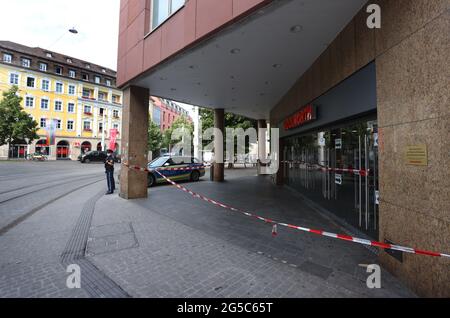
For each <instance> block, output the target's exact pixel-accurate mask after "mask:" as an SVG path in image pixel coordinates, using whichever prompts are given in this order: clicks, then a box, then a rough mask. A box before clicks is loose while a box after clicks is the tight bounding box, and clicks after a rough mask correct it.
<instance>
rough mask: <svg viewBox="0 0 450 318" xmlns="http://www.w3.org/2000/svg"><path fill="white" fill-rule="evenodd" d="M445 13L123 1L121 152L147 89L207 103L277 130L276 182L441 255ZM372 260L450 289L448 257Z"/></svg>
mask: <svg viewBox="0 0 450 318" xmlns="http://www.w3.org/2000/svg"><path fill="white" fill-rule="evenodd" d="M449 23H450V10H449V1H448V0H426V1H425V0H415V1H398V0H373V1H372V0H371V1H368V0H340V1H335V0H307V1H306V0H286V1H275V0H186V1H184V0H181V1H178V0H170V1H166V0H151V1H150V0H121V6H120V23H119V49H118V65H117V69H118V73H117V82H118V87H121V88H123V89H124V96H126V98H124V107H123V112H124V118H127V120H126V121H125V120H124V121H123V130H124V131H127V132H129V134H128V133H127V134H124V137H123V139H124V140H123V143H124V144H125V145H126V147H124V152H125V150H126V148H128V149H130V150H132V152H131V151H130V152H129V153H133V154H134V153H140V152H141V151H140V149H144V148H145V146H146V140H143V138H142V137H141V136H142V135H143V134H145V132H146V129H147V127H146V124H147V122H146V121H145V120H144V119H146V116H147V114H146V107H145V106H146V104H147V103H148V95H149V94H150V93H151V94H153V95H157V96H160V97H163V98H168V99H171V100H175V101H179V102H183V103H189V104H195V105H204V106H205V107H208V108H211V109H214V112H215V120H214V127H215V128H217V129H218V130H221V131H222V132H225V129H224V128H225V127H224V112H225V111H226V112H230V113H235V114H239V115H244V116H247V117H249V118H253V119H255V120H258V126H259V127H260V128H265V127H267V125H268V124H270V127H271V128H278V129H279V130H278V133H279V136H278V137H279V138H278V137H276V135H275V137H274V136H273V135H272V136H271V141H275V142H276V141H278V147H274V148H275V150H273V149H271V151H275V152H278V156H273V157H272V159H274V160H275V162H272V163H273V164H272V167H274V166H277V163H278V159H279V161H280V165H279V166H278V167H279V169H278V170H277V173H276V174H273V176H272V178H273V180H274V181H276V183H277V184H278V185H286V186H289V187H290V188H291V189H294V190H295V191H298V192H300V193H302V194H303V197H304V198H307V199H308V200H310V201H313V202H314V203H315V204H316V206H320V207H321V209H322V210H328V211H329V212H330V215H334V216H335V217H336V220H339V222H341V224H345V226H346V227H347V226H349V227H350V226H351V227H352V230H356V231H358V232H363V234H364V235H366V237H367V238H368V239H376V240H378V241H381V242H385V243H394V244H399V245H407V246H411V247H415V248H418V249H423V250H434V251H438V252H441V253H449V246H450V244H449V243H450V213H449V211H450V196H449V195H448V193H449V189H450V183H449V180H450V179H449V178H448V177H445V176H447V175H448V171H449V170H450V161H449V160H448V159H449V157H448V153H449V149H450V139H449V138H448V136H449V127H450V116H449V114H450V107H448V105H449V103H448V101H449V97H450V90H449V87H450V85H449V79H450V77H449V76H448V74H449V69H450V59H449V58H448V55H449V50H448V43H449V41H448V39H449V36H448V34H449V32H448V30H449ZM136 122H138V123H139V125H138V126H137V125H136ZM131 125H132V127H131ZM258 142H259V149H260V150H259V152H260V153H262V154H264V153H265V149H264V145H265V136H264V134H260V136H259V138H258ZM214 147H215V149H218V150H219V151H217V152H218V153H221V150H222V147H223V143H222V141H221V140H220V138H215V145H214ZM261 149H262V150H261ZM277 149H279V151H277ZM217 152H216V153H217ZM125 160H128V161H129V162H130V164H136V165H145V164H146V162H145V158H143V157H142V156H137V155H133V156H128V157H127V158H126V159H125ZM298 162H302V163H303V164H296V163H298ZM317 166H319V167H323V166H326V167H327V168H328V169H324V170H321V171H315V168H312V170H311V167H317ZM342 168H344V169H342ZM355 168H356V169H357V170H355ZM340 170H341V171H342V170H347V171H348V170H351V171H357V172H358V174H359V175H356V174H354V173H348V172H345V173H341V172H340ZM213 171H214V174H213V175H214V177H213V178H214V180H215V181H223V178H224V164H221V163H219V164H217V163H216V164H215V165H214V168H213ZM360 172H362V173H364V176H363V175H362V173H360ZM128 184H133V187H129V186H128ZM230 189H231V188H230ZM121 195H122V197H124V198H136V197H145V196H147V184H146V177H145V175H142V176H141V175H139V174H136V173H128V172H127V171H126V170H123V172H122V175H121ZM286 217H287V216H286ZM379 261H380V263H381V264H383V265H384V266H385V268H387V269H388V270H389V271H391V272H392V273H394V274H395V275H397V276H399V277H400V278H401V279H402V280H404V281H405V282H406V283H407V284H408V285H409V286H410V287H411V288H412V289H413V290H414V291H416V292H417V293H418V294H419V295H423V296H440V297H449V296H450V284H449V281H450V270H449V263H448V261H446V260H445V259H443V258H438V257H434V258H433V257H427V256H418V255H414V254H410V253H405V252H402V251H392V250H382V251H381V252H380V256H379ZM355 266H357V265H356V264H355Z"/></svg>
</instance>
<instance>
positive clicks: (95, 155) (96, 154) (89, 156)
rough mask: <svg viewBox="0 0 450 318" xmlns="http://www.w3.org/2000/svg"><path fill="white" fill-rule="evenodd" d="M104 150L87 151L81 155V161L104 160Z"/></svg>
mask: <svg viewBox="0 0 450 318" xmlns="http://www.w3.org/2000/svg"><path fill="white" fill-rule="evenodd" d="M105 159H106V151H88V152H86V153H85V154H83V155H81V159H80V161H81V163H89V162H92V161H105Z"/></svg>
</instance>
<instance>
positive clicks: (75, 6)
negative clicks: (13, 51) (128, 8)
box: [0, 0, 120, 70]
mask: <svg viewBox="0 0 450 318" xmlns="http://www.w3.org/2000/svg"><path fill="white" fill-rule="evenodd" d="M0 5H1V6H0V7H1V8H2V13H1V18H0V40H9V41H12V42H17V43H20V44H24V45H27V46H31V47H35V46H39V47H42V48H45V49H48V50H51V51H55V52H58V53H62V54H65V55H69V56H72V57H74V58H78V59H82V60H86V61H88V62H91V63H94V64H99V65H101V66H105V67H108V68H111V69H113V70H117V43H118V33H119V13H120V0H75V1H74V0H12V1H11V0H0ZM72 27H75V29H77V30H78V34H72V33H69V32H68V30H69V29H71V28H72Z"/></svg>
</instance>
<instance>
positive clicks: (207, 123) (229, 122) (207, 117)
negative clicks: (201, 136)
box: [199, 108, 257, 153]
mask: <svg viewBox="0 0 450 318" xmlns="http://www.w3.org/2000/svg"><path fill="white" fill-rule="evenodd" d="M199 114H200V116H201V122H202V129H203V131H205V130H206V129H208V128H212V127H214V110H212V109H206V108H200V112H199ZM224 122H225V129H226V128H233V129H236V128H242V129H243V130H244V131H245V130H247V129H249V128H251V127H253V128H255V129H256V128H257V122H256V120H253V119H249V118H247V117H244V116H240V115H235V114H232V113H225V118H224ZM224 134H225V132H224ZM225 141H226V138H225V135H224V149H225V148H226V145H225ZM210 142H211V141H210V140H203V142H202V144H203V147H205V146H206V145H208V144H209V143H210ZM249 148H250V145H249V142H248V141H246V142H245V151H246V152H248V151H249ZM234 152H235V153H236V152H237V143H235V144H234Z"/></svg>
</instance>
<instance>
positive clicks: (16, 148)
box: [9, 144, 28, 159]
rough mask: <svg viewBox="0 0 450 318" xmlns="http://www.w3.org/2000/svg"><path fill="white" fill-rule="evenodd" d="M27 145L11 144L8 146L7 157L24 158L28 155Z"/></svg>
mask: <svg viewBox="0 0 450 318" xmlns="http://www.w3.org/2000/svg"><path fill="white" fill-rule="evenodd" d="M27 149H28V146H27V145H26V144H24V145H11V146H10V147H9V158H10V159H25V158H26V157H27V155H28V151H27Z"/></svg>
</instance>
